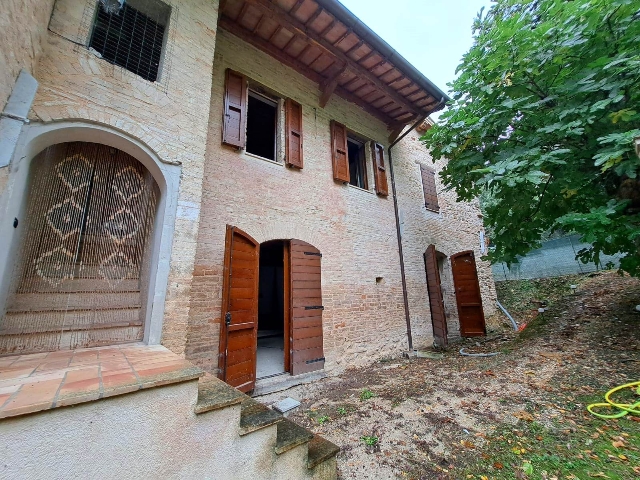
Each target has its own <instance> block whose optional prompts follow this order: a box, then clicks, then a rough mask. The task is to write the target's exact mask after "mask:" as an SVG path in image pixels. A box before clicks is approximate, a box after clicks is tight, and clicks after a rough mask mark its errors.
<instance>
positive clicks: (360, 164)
mask: <svg viewBox="0 0 640 480" xmlns="http://www.w3.org/2000/svg"><path fill="white" fill-rule="evenodd" d="M347 152H348V157H349V183H350V184H351V185H353V186H354V187H359V188H364V189H365V190H366V189H367V188H368V187H367V167H366V164H365V157H366V155H365V144H364V142H361V141H360V140H357V139H355V138H354V137H353V136H352V135H351V134H347Z"/></svg>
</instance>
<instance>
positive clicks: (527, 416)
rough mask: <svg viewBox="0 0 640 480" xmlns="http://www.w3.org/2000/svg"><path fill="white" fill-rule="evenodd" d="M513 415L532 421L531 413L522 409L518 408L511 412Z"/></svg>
mask: <svg viewBox="0 0 640 480" xmlns="http://www.w3.org/2000/svg"><path fill="white" fill-rule="evenodd" d="M513 416H514V417H516V418H519V419H520V420H526V421H527V422H533V415H531V414H530V413H529V412H525V411H524V410H520V411H519V412H516V413H514V414H513Z"/></svg>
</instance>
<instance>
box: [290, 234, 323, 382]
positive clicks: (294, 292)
mask: <svg viewBox="0 0 640 480" xmlns="http://www.w3.org/2000/svg"><path fill="white" fill-rule="evenodd" d="M290 252H291V261H290V266H291V267H290V268H291V276H290V278H291V330H290V331H291V333H290V334H291V340H290V345H291V375H299V374H301V373H306V372H313V371H315V370H321V369H322V368H324V350H323V343H322V310H323V309H324V307H323V306H322V287H321V278H320V277H321V270H320V269H321V261H322V254H321V253H320V251H319V250H318V249H317V248H315V247H313V246H311V245H309V244H308V243H305V242H302V241H300V240H291V244H290Z"/></svg>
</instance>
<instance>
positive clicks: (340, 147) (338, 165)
mask: <svg viewBox="0 0 640 480" xmlns="http://www.w3.org/2000/svg"><path fill="white" fill-rule="evenodd" d="M331 160H332V162H333V178H334V179H335V180H339V181H341V182H346V183H349V179H350V177H349V154H348V150H347V129H346V128H345V126H344V125H342V124H340V123H338V122H335V121H333V120H332V121H331Z"/></svg>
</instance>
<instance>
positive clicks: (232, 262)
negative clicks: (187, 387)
mask: <svg viewBox="0 0 640 480" xmlns="http://www.w3.org/2000/svg"><path fill="white" fill-rule="evenodd" d="M321 263H322V254H321V253H320V251H319V250H318V249H317V248H315V247H313V246H312V245H310V244H308V243H306V242H303V241H301V240H296V239H292V240H273V241H267V242H264V243H262V244H260V243H258V242H257V241H256V240H255V239H254V238H253V237H251V236H250V235H249V234H247V233H245V232H243V231H242V230H240V229H239V228H237V227H234V226H231V225H227V227H226V239H225V254H224V273H223V275H224V277H223V287H222V312H221V318H222V324H221V327H220V345H219V347H220V349H219V357H218V366H219V369H220V378H222V379H223V380H224V381H226V382H227V383H229V384H230V385H232V386H234V387H236V388H238V389H239V390H241V391H243V392H249V391H251V390H253V389H254V387H255V383H256V379H260V378H266V377H270V376H275V375H281V374H287V373H288V374H291V375H299V374H303V373H308V372H313V371H315V370H321V369H322V368H324V360H325V359H324V349H323V329H322V311H323V309H324V307H323V306H322V285H321Z"/></svg>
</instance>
